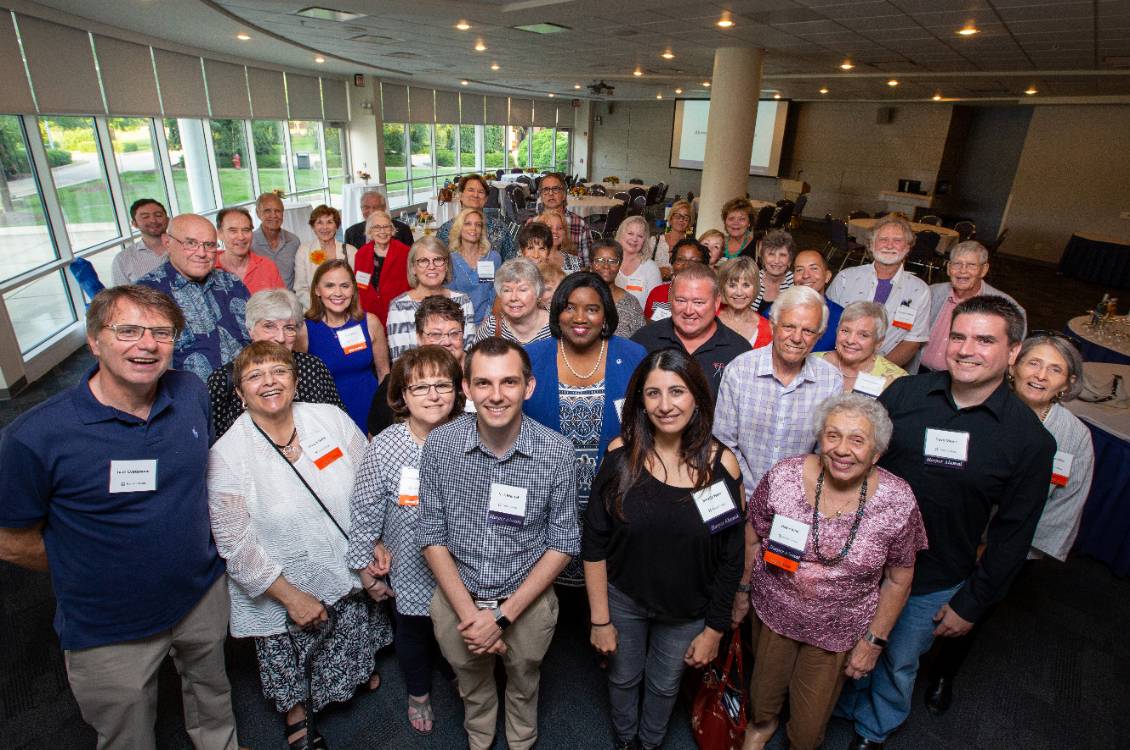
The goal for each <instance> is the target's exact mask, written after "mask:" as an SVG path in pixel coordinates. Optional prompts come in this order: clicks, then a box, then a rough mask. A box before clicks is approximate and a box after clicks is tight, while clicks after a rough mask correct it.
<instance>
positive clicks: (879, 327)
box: [816, 301, 907, 398]
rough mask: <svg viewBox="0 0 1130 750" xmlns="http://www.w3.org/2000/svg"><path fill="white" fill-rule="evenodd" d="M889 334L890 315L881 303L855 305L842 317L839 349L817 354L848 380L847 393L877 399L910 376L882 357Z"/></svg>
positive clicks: (845, 385) (845, 382)
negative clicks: (887, 334) (888, 318)
mask: <svg viewBox="0 0 1130 750" xmlns="http://www.w3.org/2000/svg"><path fill="white" fill-rule="evenodd" d="M886 330H887V311H886V309H884V307H883V306H882V305H880V304H879V303H878V302H867V301H859V302H852V303H851V304H850V305H848V306H847V307H845V308H844V311H843V313H841V314H840V322H839V326H838V330H837V331H836V348H835V349H834V350H832V351H830V352H817V353H816V356H817V357H823V358H824V359H825V360H826V361H827V362H828V363H829V364H831V365H833V366H834V367H835V368H836V369H837V370H839V371H840V374H842V375H843V376H844V391H845V392H848V393H850V392H853V391H854V392H856V393H862V394H863V395H865V396H871V397H872V398H877V397H878V396H879V394H880V393H882V392H883V391H884V390H885V389H886V387H887V386H888V385H890V384H891V383H893V382H894V381H895V379H896V378H901V377H902V376H904V375H906V374H907V372H906V370H904V369H902V368H901V367H899V366H898V365H896V364H895V363H894V362H892V361H890V360H889V359H887V358H886V357H884V356H883V355H882V354H879V345H880V344H882V343H883V334H884V333H885V332H886Z"/></svg>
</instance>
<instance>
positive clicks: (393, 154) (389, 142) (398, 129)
mask: <svg viewBox="0 0 1130 750" xmlns="http://www.w3.org/2000/svg"><path fill="white" fill-rule="evenodd" d="M384 131H385V132H384V136H385V152H384V163H385V182H399V181H401V180H403V179H404V178H405V177H407V176H408V173H407V171H406V170H405V168H404V165H405V164H406V163H407V162H406V161H405V158H404V126H403V125H401V124H400V123H398V122H396V123H387V122H386V123H385V125H384Z"/></svg>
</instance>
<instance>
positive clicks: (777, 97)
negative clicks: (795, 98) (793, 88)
mask: <svg viewBox="0 0 1130 750" xmlns="http://www.w3.org/2000/svg"><path fill="white" fill-rule="evenodd" d="M773 98H774V99H780V98H781V95H780V94H773Z"/></svg>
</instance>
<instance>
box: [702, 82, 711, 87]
mask: <svg viewBox="0 0 1130 750" xmlns="http://www.w3.org/2000/svg"><path fill="white" fill-rule="evenodd" d="M702 85H703V86H705V87H706V88H710V81H703V82H702Z"/></svg>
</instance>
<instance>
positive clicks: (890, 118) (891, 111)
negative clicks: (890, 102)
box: [875, 107, 895, 125]
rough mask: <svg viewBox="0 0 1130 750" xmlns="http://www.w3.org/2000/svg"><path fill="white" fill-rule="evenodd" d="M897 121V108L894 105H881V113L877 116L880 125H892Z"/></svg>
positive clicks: (877, 122)
mask: <svg viewBox="0 0 1130 750" xmlns="http://www.w3.org/2000/svg"><path fill="white" fill-rule="evenodd" d="M894 121H895V108H894V107H879V114H878V116H877V117H876V118H875V122H876V124H878V125H890V124H891V123H892V122H894Z"/></svg>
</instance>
